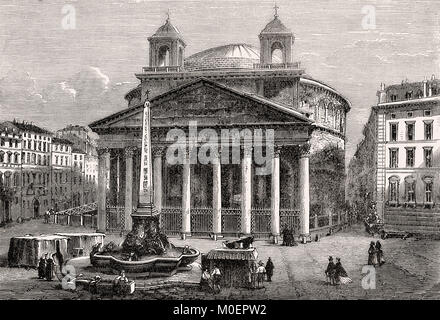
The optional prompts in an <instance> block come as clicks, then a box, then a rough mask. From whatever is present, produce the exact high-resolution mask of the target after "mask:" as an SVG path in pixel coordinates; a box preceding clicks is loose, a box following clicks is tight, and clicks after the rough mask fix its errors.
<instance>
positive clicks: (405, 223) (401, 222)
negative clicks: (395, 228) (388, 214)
mask: <svg viewBox="0 0 440 320" xmlns="http://www.w3.org/2000/svg"><path fill="white" fill-rule="evenodd" d="M385 223H386V224H394V225H402V226H417V227H424V226H426V227H435V228H439V229H440V223H430V222H424V221H405V220H385Z"/></svg>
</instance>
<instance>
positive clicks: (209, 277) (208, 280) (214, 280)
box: [200, 265, 222, 293]
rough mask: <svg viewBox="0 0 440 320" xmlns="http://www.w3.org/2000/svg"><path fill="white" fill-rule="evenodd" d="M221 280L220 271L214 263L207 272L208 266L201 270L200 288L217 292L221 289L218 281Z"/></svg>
mask: <svg viewBox="0 0 440 320" xmlns="http://www.w3.org/2000/svg"><path fill="white" fill-rule="evenodd" d="M221 280H222V273H221V272H220V269H219V267H218V266H217V265H214V269H213V270H212V272H209V269H208V267H205V268H204V269H203V272H202V279H201V281H200V284H201V286H202V288H204V289H205V290H208V291H213V292H214V293H219V292H220V291H221V286H220V282H221Z"/></svg>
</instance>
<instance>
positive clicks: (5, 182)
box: [0, 121, 22, 223]
mask: <svg viewBox="0 0 440 320" xmlns="http://www.w3.org/2000/svg"><path fill="white" fill-rule="evenodd" d="M21 142H22V135H21V132H20V131H19V130H18V129H17V127H15V126H14V124H13V123H12V122H9V121H6V122H3V123H0V223H3V222H9V221H11V220H15V219H17V218H18V215H17V213H18V212H20V211H21V196H20V194H21V183H20V172H21Z"/></svg>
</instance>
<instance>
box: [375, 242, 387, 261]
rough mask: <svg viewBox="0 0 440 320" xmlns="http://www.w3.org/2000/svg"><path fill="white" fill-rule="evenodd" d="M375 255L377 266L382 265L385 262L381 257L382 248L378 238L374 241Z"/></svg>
mask: <svg viewBox="0 0 440 320" xmlns="http://www.w3.org/2000/svg"><path fill="white" fill-rule="evenodd" d="M375 248H376V255H377V263H378V264H379V266H381V265H383V264H384V263H385V259H384V257H383V250H382V244H381V243H380V241H379V240H377V241H376V246H375Z"/></svg>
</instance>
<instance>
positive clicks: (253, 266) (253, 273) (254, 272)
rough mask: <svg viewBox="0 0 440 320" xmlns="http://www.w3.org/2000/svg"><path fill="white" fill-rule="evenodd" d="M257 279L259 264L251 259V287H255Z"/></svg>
mask: <svg viewBox="0 0 440 320" xmlns="http://www.w3.org/2000/svg"><path fill="white" fill-rule="evenodd" d="M256 279H257V264H256V263H255V261H251V262H250V264H249V288H251V289H255V282H256Z"/></svg>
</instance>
